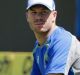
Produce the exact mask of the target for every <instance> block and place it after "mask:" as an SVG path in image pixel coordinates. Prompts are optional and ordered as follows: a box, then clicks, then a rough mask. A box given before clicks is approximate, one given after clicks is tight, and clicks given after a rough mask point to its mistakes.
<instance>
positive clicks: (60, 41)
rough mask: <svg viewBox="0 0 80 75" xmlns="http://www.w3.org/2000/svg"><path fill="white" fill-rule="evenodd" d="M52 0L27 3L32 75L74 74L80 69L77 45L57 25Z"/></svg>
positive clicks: (79, 55)
mask: <svg viewBox="0 0 80 75" xmlns="http://www.w3.org/2000/svg"><path fill="white" fill-rule="evenodd" d="M56 17H57V11H56V10H55V3H54V1H53V0H28V4H27V8H26V18H27V21H28V23H29V25H30V28H31V30H32V31H33V32H34V35H35V37H36V39H37V40H36V42H35V46H34V50H33V57H34V61H33V68H32V72H31V75H73V73H72V71H73V68H75V69H76V70H80V65H79V64H80V61H79V59H80V51H79V50H80V48H78V47H80V43H79V41H78V40H77V39H76V37H75V36H73V35H72V34H71V33H70V32H68V31H66V30H65V29H64V28H62V27H59V26H57V25H56Z"/></svg>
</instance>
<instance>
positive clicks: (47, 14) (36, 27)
mask: <svg viewBox="0 0 80 75" xmlns="http://www.w3.org/2000/svg"><path fill="white" fill-rule="evenodd" d="M26 18H27V21H28V23H29V25H30V28H31V29H32V30H33V32H38V33H40V32H47V31H49V30H50V29H51V27H52V25H53V22H54V21H55V18H56V16H55V13H54V11H50V10H49V9H48V8H46V7H45V6H43V5H35V6H33V7H31V8H30V9H29V10H28V11H27V12H26Z"/></svg>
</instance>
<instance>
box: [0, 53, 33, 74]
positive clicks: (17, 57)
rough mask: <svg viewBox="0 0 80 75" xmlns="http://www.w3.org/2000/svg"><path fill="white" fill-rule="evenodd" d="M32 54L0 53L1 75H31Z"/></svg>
mask: <svg viewBox="0 0 80 75" xmlns="http://www.w3.org/2000/svg"><path fill="white" fill-rule="evenodd" d="M32 60H33V59H32V53H31V52H0V75H30V71H31V67H32Z"/></svg>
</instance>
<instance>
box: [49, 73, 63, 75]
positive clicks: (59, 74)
mask: <svg viewBox="0 0 80 75" xmlns="http://www.w3.org/2000/svg"><path fill="white" fill-rule="evenodd" d="M48 75H64V74H62V73H58V74H53V73H51V74H48Z"/></svg>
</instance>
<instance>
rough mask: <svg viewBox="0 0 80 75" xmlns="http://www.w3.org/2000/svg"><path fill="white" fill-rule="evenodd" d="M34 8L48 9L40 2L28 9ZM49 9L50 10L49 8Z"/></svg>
mask: <svg viewBox="0 0 80 75" xmlns="http://www.w3.org/2000/svg"><path fill="white" fill-rule="evenodd" d="M34 9H42V10H49V9H48V8H47V7H46V6H44V5H40V4H37V5H34V6H32V7H31V8H30V10H34ZM49 11H50V10H49Z"/></svg>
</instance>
